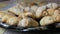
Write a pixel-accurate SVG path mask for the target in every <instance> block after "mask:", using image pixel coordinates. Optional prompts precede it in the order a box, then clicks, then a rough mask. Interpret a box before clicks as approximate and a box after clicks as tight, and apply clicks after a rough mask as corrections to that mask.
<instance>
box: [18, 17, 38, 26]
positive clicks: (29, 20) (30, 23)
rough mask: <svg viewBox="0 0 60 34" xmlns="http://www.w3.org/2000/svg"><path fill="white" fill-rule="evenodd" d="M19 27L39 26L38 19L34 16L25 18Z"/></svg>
mask: <svg viewBox="0 0 60 34" xmlns="http://www.w3.org/2000/svg"><path fill="white" fill-rule="evenodd" d="M18 26H19V27H38V26H39V24H38V22H37V21H35V20H34V19H32V18H23V19H22V20H21V21H19V23H18Z"/></svg>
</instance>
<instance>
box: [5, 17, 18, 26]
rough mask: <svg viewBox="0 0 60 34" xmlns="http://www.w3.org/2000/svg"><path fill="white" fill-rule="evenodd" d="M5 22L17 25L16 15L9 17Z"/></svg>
mask: <svg viewBox="0 0 60 34" xmlns="http://www.w3.org/2000/svg"><path fill="white" fill-rule="evenodd" d="M6 24H9V25H17V24H18V19H17V18H16V17H11V18H9V19H8V20H7V21H6Z"/></svg>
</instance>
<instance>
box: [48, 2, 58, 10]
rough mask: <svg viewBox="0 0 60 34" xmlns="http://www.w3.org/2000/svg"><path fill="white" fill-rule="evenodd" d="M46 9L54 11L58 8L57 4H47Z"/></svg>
mask: <svg viewBox="0 0 60 34" xmlns="http://www.w3.org/2000/svg"><path fill="white" fill-rule="evenodd" d="M47 8H52V9H56V8H58V4H57V3H48V4H47Z"/></svg>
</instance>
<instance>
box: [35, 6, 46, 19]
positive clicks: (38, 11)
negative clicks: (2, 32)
mask: <svg viewBox="0 0 60 34" xmlns="http://www.w3.org/2000/svg"><path fill="white" fill-rule="evenodd" d="M44 10H46V6H42V7H39V8H38V9H37V11H36V14H35V15H36V18H41V17H42V13H43V11H44Z"/></svg>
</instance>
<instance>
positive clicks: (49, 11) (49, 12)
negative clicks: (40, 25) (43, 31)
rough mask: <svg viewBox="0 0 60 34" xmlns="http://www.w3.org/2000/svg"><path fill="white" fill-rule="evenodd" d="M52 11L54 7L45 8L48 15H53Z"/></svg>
mask: <svg viewBox="0 0 60 34" xmlns="http://www.w3.org/2000/svg"><path fill="white" fill-rule="evenodd" d="M54 11H55V10H54V9H47V12H48V14H49V15H53V14H54Z"/></svg>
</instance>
